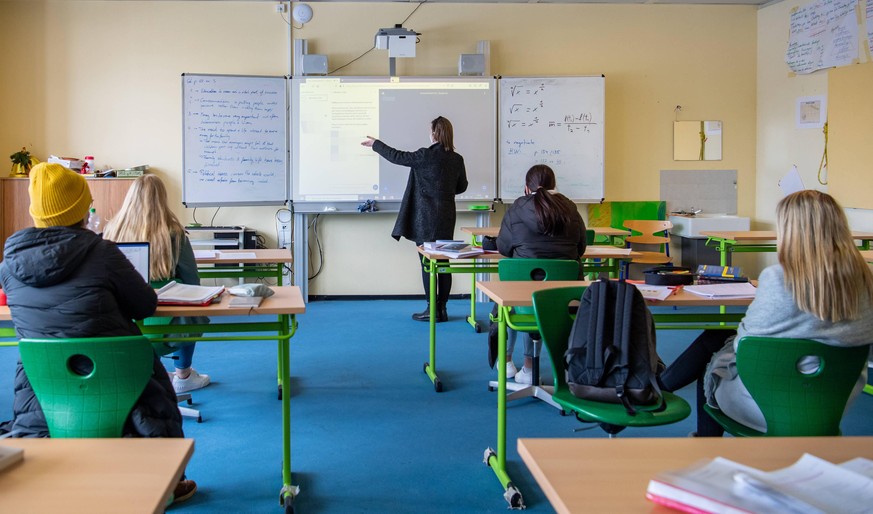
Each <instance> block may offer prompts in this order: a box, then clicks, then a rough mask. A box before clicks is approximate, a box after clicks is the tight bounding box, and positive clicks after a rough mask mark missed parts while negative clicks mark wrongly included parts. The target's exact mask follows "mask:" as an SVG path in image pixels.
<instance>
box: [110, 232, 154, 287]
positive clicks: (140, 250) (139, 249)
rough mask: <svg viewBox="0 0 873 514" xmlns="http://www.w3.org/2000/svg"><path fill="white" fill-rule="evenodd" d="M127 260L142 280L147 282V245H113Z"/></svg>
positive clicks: (145, 243)
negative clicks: (116, 246)
mask: <svg viewBox="0 0 873 514" xmlns="http://www.w3.org/2000/svg"><path fill="white" fill-rule="evenodd" d="M115 244H116V245H118V249H119V250H121V253H123V254H124V256H125V257H127V260H129V261H130V263H131V264H133V267H134V269H136V271H138V272H139V274H140V275H142V279H143V280H145V281H146V283H148V282H149V262H150V261H149V244H148V243H147V242H143V243H115Z"/></svg>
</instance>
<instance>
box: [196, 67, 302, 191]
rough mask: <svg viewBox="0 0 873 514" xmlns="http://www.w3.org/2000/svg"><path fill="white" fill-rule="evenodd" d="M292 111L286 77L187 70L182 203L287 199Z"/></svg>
mask: <svg viewBox="0 0 873 514" xmlns="http://www.w3.org/2000/svg"><path fill="white" fill-rule="evenodd" d="M287 112H288V92H287V79H286V78H285V77H256V76H242V75H199V74H189V73H186V74H183V75H182V170H183V173H182V202H183V203H184V204H185V205H186V206H188V207H198V206H220V205H239V206H242V205H276V204H284V203H285V202H286V201H287V200H288V198H289V191H288V187H289V186H288V183H289V181H288V176H289V172H288V143H287V142H288V114H287Z"/></svg>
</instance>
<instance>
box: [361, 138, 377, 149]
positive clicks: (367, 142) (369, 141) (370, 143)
mask: <svg viewBox="0 0 873 514" xmlns="http://www.w3.org/2000/svg"><path fill="white" fill-rule="evenodd" d="M375 142H376V138H375V137H373V136H367V139H366V140H365V141H361V146H366V147H367V148H372V147H373V143H375Z"/></svg>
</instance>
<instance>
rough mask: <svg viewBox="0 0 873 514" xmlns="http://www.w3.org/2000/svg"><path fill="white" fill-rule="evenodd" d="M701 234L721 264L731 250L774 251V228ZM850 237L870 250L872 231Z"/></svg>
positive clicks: (725, 262) (725, 264)
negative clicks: (719, 257)
mask: <svg viewBox="0 0 873 514" xmlns="http://www.w3.org/2000/svg"><path fill="white" fill-rule="evenodd" d="M700 235H701V236H706V237H707V238H708V239H707V240H706V246H711V247H713V248H715V249H716V250H717V251H718V252H719V253H720V254H721V261H720V262H721V265H722V266H727V265H728V256H729V254H730V253H731V252H735V253H739V252H775V251H776V231H775V230H723V231H704V232H701V233H700ZM852 239H855V240H857V241H860V242H861V246H860V247H859V248H860V249H861V250H870V241H873V232H858V231H855V230H853V231H852Z"/></svg>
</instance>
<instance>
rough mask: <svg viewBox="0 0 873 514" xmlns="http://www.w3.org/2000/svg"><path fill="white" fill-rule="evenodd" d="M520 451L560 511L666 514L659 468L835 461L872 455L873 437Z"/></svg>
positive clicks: (618, 442)
mask: <svg viewBox="0 0 873 514" xmlns="http://www.w3.org/2000/svg"><path fill="white" fill-rule="evenodd" d="M518 453H519V454H520V455H521V458H522V460H523V461H524V463H525V464H526V465H527V467H528V468H529V469H530V471H531V473H532V474H533V476H534V478H535V479H536V481H537V483H538V484H539V485H540V487H541V488H542V490H543V492H544V493H545V495H546V497H547V498H548V499H549V501H550V502H551V504H552V506H553V507H554V508H555V510H556V511H557V512H558V513H560V514H570V513H578V512H659V513H662V512H663V513H668V512H675V511H673V510H669V509H667V508H666V507H661V506H659V505H656V504H655V503H653V502H650V501H649V500H647V499H646V487H647V486H648V484H649V480H650V479H651V478H652V477H654V476H655V475H656V474H657V473H658V472H661V471H666V470H671V469H679V468H683V467H686V466H690V465H691V464H693V463H695V462H697V461H698V460H701V459H711V458H714V457H717V456H721V457H725V458H728V459H731V460H734V461H737V462H740V463H742V464H746V465H749V466H752V467H755V468H759V469H763V470H765V471H772V470H774V469H778V468H782V467H785V466H788V465H789V464H792V463H794V462H795V461H796V460H797V459H799V458H800V457H801V455H803V454H804V453H811V454H813V455H815V456H817V457H821V458H823V459H825V460H828V461H831V462H835V463H839V462H843V461H846V460H849V459H852V458H855V457H867V458H873V437H784V438H783V437H749V438H740V437H736V438H734V437H725V438H703V437H699V438H694V437H683V438H670V439H667V438H658V439H655V438H630V437H628V438H621V437H619V438H616V439H607V438H606V437H603V438H601V439H519V440H518Z"/></svg>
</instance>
